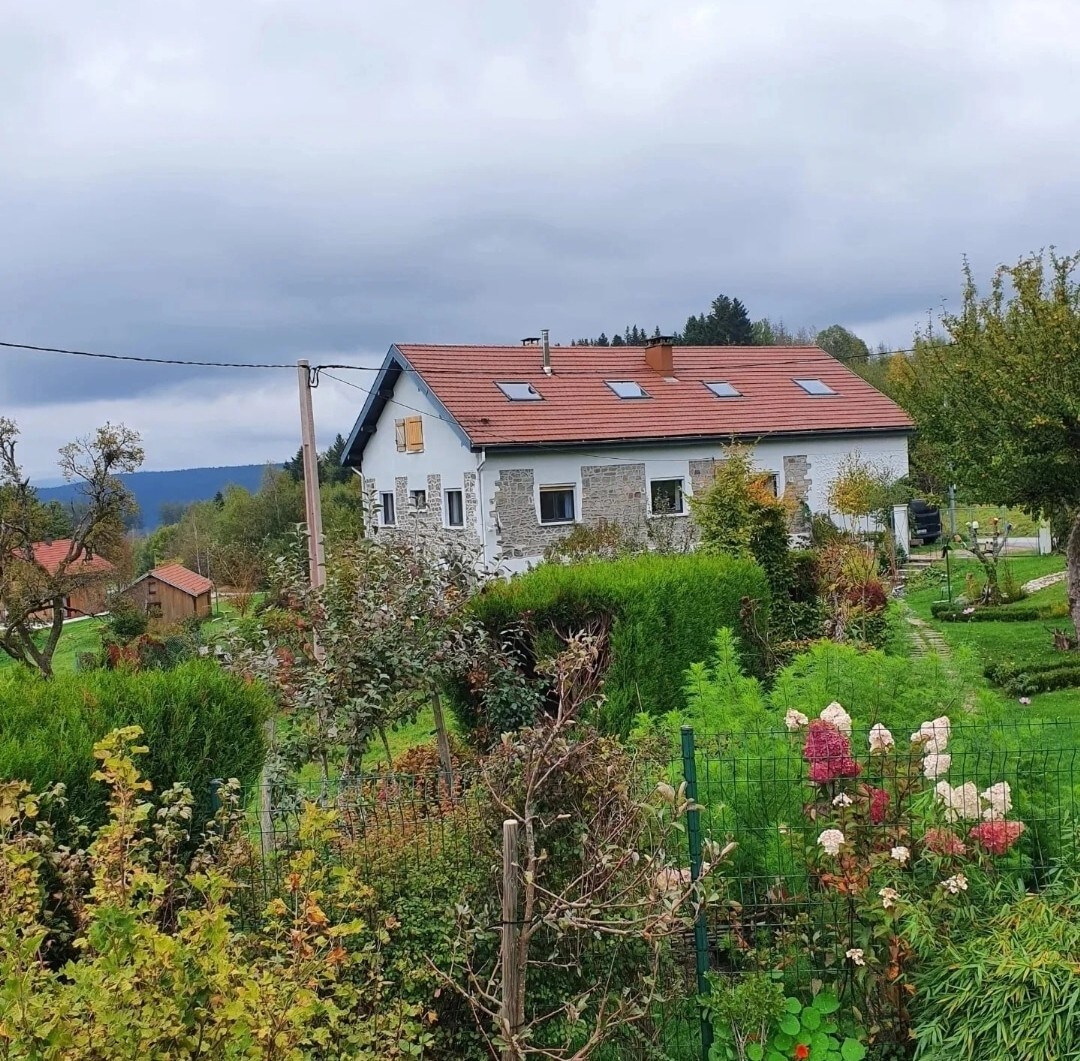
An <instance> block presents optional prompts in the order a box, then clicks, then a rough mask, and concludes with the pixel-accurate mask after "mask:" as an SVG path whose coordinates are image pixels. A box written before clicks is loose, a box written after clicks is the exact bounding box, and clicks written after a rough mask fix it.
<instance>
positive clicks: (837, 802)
mask: <svg viewBox="0 0 1080 1061" xmlns="http://www.w3.org/2000/svg"><path fill="white" fill-rule="evenodd" d="M854 802H855V801H854V800H853V799H852V798H851V797H850V796H849V795H848V794H847V793H846V792H841V793H840V795H839V796H834V797H833V801H832V805H833V806H834V807H850V806H851V805H852V803H854Z"/></svg>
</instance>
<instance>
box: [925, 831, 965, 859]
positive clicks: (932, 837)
mask: <svg viewBox="0 0 1080 1061" xmlns="http://www.w3.org/2000/svg"><path fill="white" fill-rule="evenodd" d="M923 846H924V847H925V848H926V849H927V851H933V853H934V854H935V855H952V856H954V857H958V856H960V855H966V854H967V848H966V847H965V846H964V841H963V840H961V839H960V837H959V836H957V835H956V833H954V832H953V831H952V830H951V829H927V830H926V833H925V834H924V836H923Z"/></svg>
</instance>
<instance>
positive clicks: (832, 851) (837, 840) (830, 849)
mask: <svg viewBox="0 0 1080 1061" xmlns="http://www.w3.org/2000/svg"><path fill="white" fill-rule="evenodd" d="M817 842H818V843H819V844H820V845H821V846H822V848H824V850H825V853H826V854H827V855H838V854H840V848H841V847H842V846H843V844H844V843H845V837H844V834H843V833H842V832H840V830H839V829H826V830H825V831H824V832H823V833H822V834H821V835H820V836H819V837H818V838H817Z"/></svg>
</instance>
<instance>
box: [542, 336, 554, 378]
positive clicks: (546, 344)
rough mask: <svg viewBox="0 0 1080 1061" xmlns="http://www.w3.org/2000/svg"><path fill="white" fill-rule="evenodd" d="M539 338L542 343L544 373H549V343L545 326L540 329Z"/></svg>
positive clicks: (548, 374)
mask: <svg viewBox="0 0 1080 1061" xmlns="http://www.w3.org/2000/svg"><path fill="white" fill-rule="evenodd" d="M540 338H541V341H542V342H543V344H544V375H545V376H550V375H551V343H549V342H548V330H547V328H541V329H540Z"/></svg>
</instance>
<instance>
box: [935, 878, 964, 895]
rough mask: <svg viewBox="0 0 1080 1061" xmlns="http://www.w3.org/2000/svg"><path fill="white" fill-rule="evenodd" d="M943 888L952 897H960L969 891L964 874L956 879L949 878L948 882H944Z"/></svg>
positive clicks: (942, 883)
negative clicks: (962, 893)
mask: <svg viewBox="0 0 1080 1061" xmlns="http://www.w3.org/2000/svg"><path fill="white" fill-rule="evenodd" d="M941 886H942V887H943V888H944V889H945V890H946V891H947V892H948V893H949V894H950V895H959V894H960V893H961V892H966V891H967V877H965V876H964V875H963V873H957V874H956V876H954V877H949V879H948V880H943V881H942V882H941Z"/></svg>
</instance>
